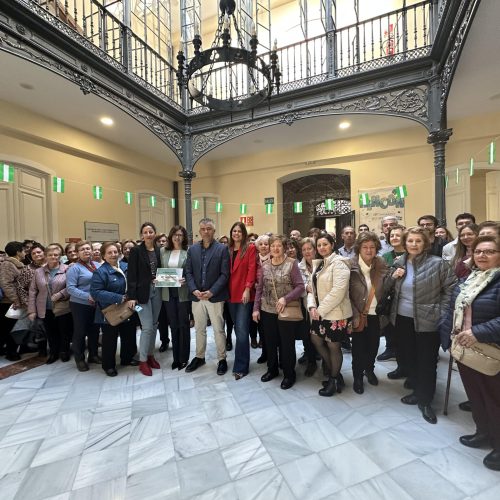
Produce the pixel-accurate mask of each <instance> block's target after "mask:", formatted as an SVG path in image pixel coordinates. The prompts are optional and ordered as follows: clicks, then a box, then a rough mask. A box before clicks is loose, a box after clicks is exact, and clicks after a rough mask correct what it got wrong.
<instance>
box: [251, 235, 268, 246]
mask: <svg viewBox="0 0 500 500" xmlns="http://www.w3.org/2000/svg"><path fill="white" fill-rule="evenodd" d="M264 240H267V241H269V236H268V235H267V234H261V235H260V236H259V237H258V238H257V239H256V240H255V241H254V244H255V246H258V245H260V243H261V242H262V241H264Z"/></svg>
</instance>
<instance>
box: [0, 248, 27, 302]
mask: <svg viewBox="0 0 500 500" xmlns="http://www.w3.org/2000/svg"><path fill="white" fill-rule="evenodd" d="M23 268H24V264H23V263H22V262H21V261H19V260H17V259H16V258H15V257H7V258H6V259H5V261H4V262H2V264H1V266H0V287H1V288H2V290H3V294H4V298H3V299H2V302H4V303H8V304H14V305H15V306H16V307H21V303H22V301H21V298H20V297H19V293H18V289H17V279H18V278H19V275H20V274H21V271H22V269H23Z"/></svg>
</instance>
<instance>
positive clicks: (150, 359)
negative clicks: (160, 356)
mask: <svg viewBox="0 0 500 500" xmlns="http://www.w3.org/2000/svg"><path fill="white" fill-rule="evenodd" d="M147 363H148V365H149V366H150V367H151V368H155V369H157V370H158V369H160V368H161V366H160V363H158V361H156V359H155V357H154V356H153V355H152V354H151V355H150V356H148V360H147Z"/></svg>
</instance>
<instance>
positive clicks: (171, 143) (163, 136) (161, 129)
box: [0, 24, 183, 162]
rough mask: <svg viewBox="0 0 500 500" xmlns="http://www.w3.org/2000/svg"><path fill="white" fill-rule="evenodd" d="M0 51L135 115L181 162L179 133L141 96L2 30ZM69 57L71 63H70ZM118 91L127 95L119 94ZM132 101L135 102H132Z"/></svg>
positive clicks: (28, 34) (25, 29)
mask: <svg viewBox="0 0 500 500" xmlns="http://www.w3.org/2000/svg"><path fill="white" fill-rule="evenodd" d="M19 26H20V25H19V24H18V25H17V26H16V29H17V31H18V32H19V33H21V30H20V29H19ZM24 33H25V36H26V38H27V39H28V40H30V39H31V38H32V34H31V33H30V31H29V30H28V29H27V28H24ZM0 50H4V51H6V52H8V53H10V54H12V55H15V56H18V57H21V58H22V59H25V60H27V61H29V62H32V63H35V64H37V65H39V66H42V67H43V68H45V69H47V70H49V71H51V72H53V73H56V74H58V75H59V76H61V77H63V78H66V79H67V80H69V81H71V82H73V83H75V84H76V85H78V86H79V87H80V89H81V91H82V92H83V93H84V94H85V95H88V94H94V95H96V96H98V97H101V98H102V99H105V100H106V101H108V102H110V103H112V104H113V105H115V106H117V107H118V108H120V109H121V110H122V111H124V112H125V113H127V114H128V115H130V116H131V117H132V118H135V119H136V120H137V121H138V122H140V123H141V124H142V125H144V126H145V127H146V128H147V129H148V130H150V131H151V132H153V133H154V134H155V135H156V136H157V137H158V138H159V139H160V140H161V141H162V142H163V143H165V144H166V145H167V146H168V147H169V148H170V149H171V150H172V151H173V152H174V153H175V155H176V156H177V157H178V158H179V160H180V161H181V162H182V158H183V148H182V137H183V136H182V133H180V132H177V131H176V130H174V129H173V128H171V127H169V126H168V125H167V124H166V123H165V122H163V121H162V120H161V117H163V116H164V113H163V112H162V111H159V110H156V112H157V113H158V117H157V116H154V115H153V114H152V113H151V112H149V111H147V108H149V107H151V106H150V105H147V104H146V103H141V100H140V98H138V97H137V96H136V95H134V94H132V93H131V92H129V91H125V90H124V89H123V88H121V87H119V86H117V85H116V86H115V87H114V89H113V90H111V89H110V88H107V87H105V86H104V85H103V84H101V83H100V82H98V81H97V77H96V76H95V75H97V73H95V72H92V68H89V67H88V66H87V65H86V64H84V63H82V62H81V61H78V60H76V59H74V58H69V57H67V58H66V60H65V61H64V63H63V62H61V60H62V58H61V60H58V59H56V57H55V56H54V57H53V56H52V55H51V54H50V55H49V54H47V53H46V52H44V51H42V50H38V49H36V48H34V47H33V46H32V43H25V41H24V40H21V39H20V38H17V37H16V38H14V37H13V36H11V35H9V34H8V33H6V32H5V31H3V30H1V29H0ZM70 60H71V61H72V62H73V63H74V65H72V64H70V63H69V61H70ZM82 71H83V72H82ZM89 73H90V74H93V75H94V77H93V78H92V77H91V76H89ZM120 92H121V93H122V94H123V95H125V96H126V97H123V96H122V95H120ZM134 102H135V103H137V104H134Z"/></svg>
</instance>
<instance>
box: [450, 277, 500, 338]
mask: <svg viewBox="0 0 500 500" xmlns="http://www.w3.org/2000/svg"><path fill="white" fill-rule="evenodd" d="M498 272H500V268H499V267H493V268H492V269H488V270H487V271H480V270H479V269H475V270H474V271H472V273H471V274H470V275H469V277H468V278H467V279H466V280H465V281H464V282H463V283H462V284H461V285H460V292H459V294H458V296H457V300H456V301H455V309H454V311H453V330H452V331H453V332H460V331H461V330H462V325H463V322H464V313H465V310H466V309H467V307H470V306H471V304H472V302H473V301H474V299H475V298H476V297H477V296H478V295H479V294H480V293H481V292H482V291H483V290H484V289H485V288H486V287H487V286H488V285H489V284H490V283H491V282H492V281H493V279H494V278H495V276H496V274H497V273H498Z"/></svg>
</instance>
